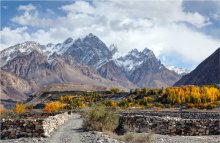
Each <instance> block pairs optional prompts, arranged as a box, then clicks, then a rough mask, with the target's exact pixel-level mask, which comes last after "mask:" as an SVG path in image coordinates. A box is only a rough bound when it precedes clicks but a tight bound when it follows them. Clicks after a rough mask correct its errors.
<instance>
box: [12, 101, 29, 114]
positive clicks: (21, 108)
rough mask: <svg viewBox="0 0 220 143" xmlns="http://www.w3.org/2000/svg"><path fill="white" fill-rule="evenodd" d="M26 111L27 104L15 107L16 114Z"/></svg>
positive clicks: (18, 104)
mask: <svg viewBox="0 0 220 143" xmlns="http://www.w3.org/2000/svg"><path fill="white" fill-rule="evenodd" d="M25 111H26V105H25V104H20V103H17V104H16V105H15V108H14V112H15V113H18V114H20V113H24V112H25Z"/></svg>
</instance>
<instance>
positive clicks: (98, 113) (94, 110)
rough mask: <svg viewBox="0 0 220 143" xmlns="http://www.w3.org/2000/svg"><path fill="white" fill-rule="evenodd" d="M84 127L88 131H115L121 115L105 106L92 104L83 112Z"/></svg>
mask: <svg viewBox="0 0 220 143" xmlns="http://www.w3.org/2000/svg"><path fill="white" fill-rule="evenodd" d="M82 115H83V118H84V121H83V129H84V130H87V131H101V132H102V131H114V129H115V128H116V127H117V125H118V119H119V116H118V115H117V114H116V113H114V112H113V111H112V110H109V109H108V108H105V107H103V106H92V107H91V108H87V109H85V110H84V112H83V114H82Z"/></svg>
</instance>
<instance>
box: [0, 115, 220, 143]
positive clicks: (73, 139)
mask: <svg viewBox="0 0 220 143" xmlns="http://www.w3.org/2000/svg"><path fill="white" fill-rule="evenodd" d="M82 122H83V120H82V118H81V117H80V115H79V114H72V116H71V117H70V119H69V120H68V121H67V122H66V123H65V124H64V125H62V126H61V127H60V128H58V129H57V130H56V131H54V132H53V133H52V135H51V136H50V137H48V138H20V139H12V140H0V143H120V142H119V141H116V140H115V139H112V138H109V137H108V136H106V135H103V134H101V133H96V132H84V131H83V130H82ZM153 140H154V143H220V136H167V135H158V134H154V135H153Z"/></svg>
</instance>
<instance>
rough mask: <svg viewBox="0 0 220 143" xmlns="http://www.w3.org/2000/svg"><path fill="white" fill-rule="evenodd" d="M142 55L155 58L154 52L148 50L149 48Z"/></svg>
mask: <svg viewBox="0 0 220 143" xmlns="http://www.w3.org/2000/svg"><path fill="white" fill-rule="evenodd" d="M142 54H144V55H146V56H148V57H150V56H155V55H154V52H153V51H152V50H150V49H148V48H145V49H144V50H143V51H142Z"/></svg>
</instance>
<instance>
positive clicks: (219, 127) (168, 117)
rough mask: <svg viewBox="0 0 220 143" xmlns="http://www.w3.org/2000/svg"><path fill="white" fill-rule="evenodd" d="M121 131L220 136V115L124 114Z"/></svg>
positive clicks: (173, 113)
mask: <svg viewBox="0 0 220 143" xmlns="http://www.w3.org/2000/svg"><path fill="white" fill-rule="evenodd" d="M118 129H119V130H121V131H123V130H124V131H125V130H126V129H127V130H130V131H135V132H148V131H149V130H152V131H153V132H155V133H157V134H164V135H188V136H195V135H220V113H210V112H150V111H148V112H134V113H128V112H127V113H122V114H121V116H120V119H119V127H118Z"/></svg>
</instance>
